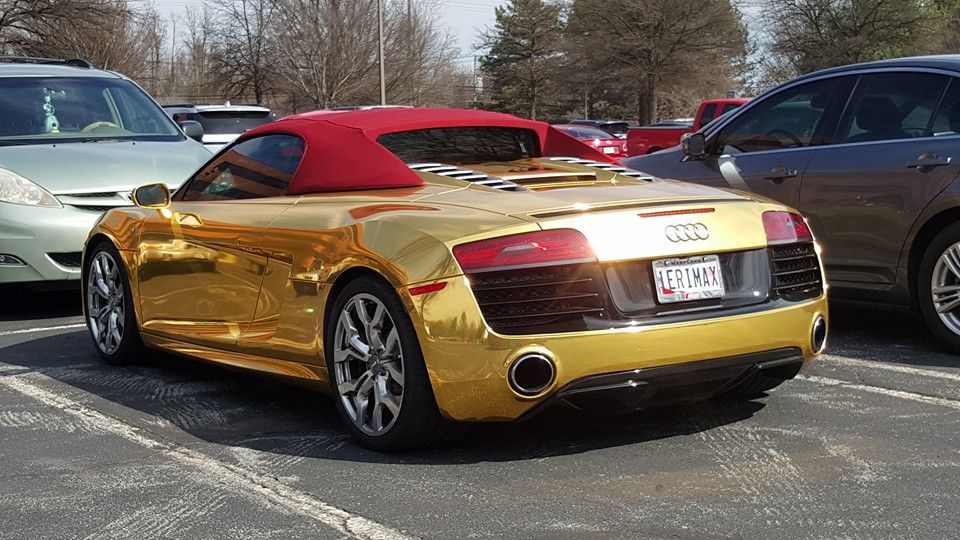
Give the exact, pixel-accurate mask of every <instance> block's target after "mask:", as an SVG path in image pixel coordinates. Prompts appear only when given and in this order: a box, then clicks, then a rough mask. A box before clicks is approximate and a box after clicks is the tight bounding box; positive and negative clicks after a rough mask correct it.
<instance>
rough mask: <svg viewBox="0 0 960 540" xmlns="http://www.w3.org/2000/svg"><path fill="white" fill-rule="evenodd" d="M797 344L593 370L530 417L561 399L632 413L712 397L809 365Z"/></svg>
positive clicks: (578, 406) (599, 409) (576, 404)
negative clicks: (646, 365) (648, 365)
mask: <svg viewBox="0 0 960 540" xmlns="http://www.w3.org/2000/svg"><path fill="white" fill-rule="evenodd" d="M803 363H804V358H803V352H802V351H801V350H800V349H797V348H785V349H778V350H774V351H765V352H760V353H753V354H745V355H740V356H732V357H729V358H718V359H716V360H701V361H699V362H688V363H685V364H673V365H666V366H659V367H651V368H643V369H634V370H630V371H621V372H618V373H608V374H604V375H593V376H590V377H584V378H582V379H578V380H576V381H573V382H571V383H569V384H567V385H566V386H564V387H563V388H560V389H559V390H557V391H556V392H555V393H554V394H552V395H551V396H550V397H549V398H547V399H545V400H544V401H542V402H540V403H539V404H538V405H537V406H536V407H534V408H532V409H530V410H528V411H527V412H526V413H524V415H523V417H522V418H523V419H527V418H530V417H532V416H535V415H536V414H538V413H540V412H541V411H543V410H544V409H547V408H549V407H551V406H553V405H556V404H561V403H562V404H565V405H568V406H570V407H573V408H574V409H578V410H581V411H589V412H602V413H604V414H610V413H611V412H623V413H629V412H632V411H639V410H642V409H646V408H650V407H664V406H669V405H676V404H679V403H689V402H693V401H700V400H704V399H709V398H712V397H714V396H717V395H719V394H722V393H724V392H727V391H731V390H736V389H737V387H740V386H745V385H749V384H750V383H751V381H752V380H753V379H754V378H755V377H757V376H761V375H762V376H768V377H771V378H773V379H781V380H788V379H792V378H793V377H795V376H796V374H797V373H798V372H799V371H800V368H801V367H803Z"/></svg>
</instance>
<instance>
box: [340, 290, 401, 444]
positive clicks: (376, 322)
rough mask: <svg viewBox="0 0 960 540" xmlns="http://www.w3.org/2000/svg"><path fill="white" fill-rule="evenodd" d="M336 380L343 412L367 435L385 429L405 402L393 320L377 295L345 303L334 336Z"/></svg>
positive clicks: (390, 425) (395, 417)
mask: <svg viewBox="0 0 960 540" xmlns="http://www.w3.org/2000/svg"><path fill="white" fill-rule="evenodd" d="M333 366H334V382H335V383H336V385H337V393H339V394H340V400H341V401H342V402H343V406H344V409H346V411H347V415H348V416H350V419H351V420H352V421H353V423H354V425H355V426H357V427H358V428H359V429H360V430H361V431H363V432H364V433H366V434H367V435H373V436H378V435H383V434H384V433H387V432H388V431H389V430H390V428H391V427H393V425H394V424H395V423H396V421H397V417H398V416H399V415H400V407H401V405H402V404H403V350H402V349H401V347H400V336H399V334H397V326H396V324H394V322H393V318H392V317H390V313H389V312H388V311H387V307H386V306H385V305H383V302H381V301H380V300H379V299H378V298H376V297H375V296H372V295H369V294H365V293H360V294H357V295H354V296H353V297H352V298H350V299H349V300H348V301H347V303H346V304H345V305H344V307H343V310H341V312H340V316H339V318H338V320H337V329H336V332H335V334H334V342H333Z"/></svg>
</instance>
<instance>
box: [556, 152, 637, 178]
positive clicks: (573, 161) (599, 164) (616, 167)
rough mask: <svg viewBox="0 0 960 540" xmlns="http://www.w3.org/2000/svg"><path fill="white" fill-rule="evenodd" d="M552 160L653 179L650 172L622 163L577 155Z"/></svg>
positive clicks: (631, 176) (632, 176)
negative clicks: (594, 159)
mask: <svg viewBox="0 0 960 540" xmlns="http://www.w3.org/2000/svg"><path fill="white" fill-rule="evenodd" d="M547 159H549V160H550V161H562V162H563V163H570V164H573V165H583V166H585V167H593V168H594V169H600V170H602V171H607V172H612V173H617V174H619V175H623V176H629V177H630V178H638V179H641V180H652V178H651V177H650V175H649V174H644V173H642V172H640V171H635V170H633V169H628V168H626V167H621V166H620V165H614V164H612V163H602V162H600V161H593V160H592V159H581V158H575V157H551V158H547Z"/></svg>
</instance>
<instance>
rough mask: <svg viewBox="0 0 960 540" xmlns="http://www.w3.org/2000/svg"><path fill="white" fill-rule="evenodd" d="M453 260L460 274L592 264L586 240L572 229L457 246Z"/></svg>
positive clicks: (594, 258) (590, 250)
mask: <svg viewBox="0 0 960 540" xmlns="http://www.w3.org/2000/svg"><path fill="white" fill-rule="evenodd" d="M453 256H454V257H456V258H457V262H458V263H460V267H461V268H463V270H464V272H470V271H474V270H492V269H504V268H510V267H516V266H535V265H539V264H545V263H552V264H561V263H577V262H586V261H594V260H596V256H595V255H594V254H593V250H592V249H591V248H590V243H589V242H587V239H586V238H584V236H583V235H582V234H580V233H579V232H577V231H575V230H572V229H556V230H552V231H537V232H531V233H522V234H514V235H511V236H501V237H499V238H491V239H489V240H480V241H479V242H470V243H469V244H461V245H459V246H456V247H454V248H453Z"/></svg>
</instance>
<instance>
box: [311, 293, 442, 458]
mask: <svg viewBox="0 0 960 540" xmlns="http://www.w3.org/2000/svg"><path fill="white" fill-rule="evenodd" d="M358 295H369V296H372V297H374V298H376V299H377V300H379V301H380V302H381V303H382V305H383V306H384V307H385V308H386V311H387V313H388V314H389V315H390V318H391V319H392V322H393V326H394V327H395V328H396V331H397V334H398V336H399V347H400V350H401V351H402V355H403V362H402V369H403V379H404V384H403V393H402V399H401V401H400V408H399V412H398V413H397V415H396V417H395V421H394V422H393V424H392V425H391V426H390V427H389V428H388V429H387V430H386V431H385V432H383V433H381V434H378V435H370V434H368V433H365V432H364V431H362V430H361V429H360V428H359V427H358V426H357V425H356V424H355V423H354V420H353V419H352V417H351V414H350V412H348V410H347V405H346V404H345V403H344V399H343V398H342V396H341V394H340V392H339V390H338V388H337V379H336V371H335V366H334V341H335V336H336V330H337V322H338V320H339V318H340V314H341V312H343V310H344V307H345V306H347V304H348V302H352V301H353V300H354V299H355V298H356V297H357V296H358ZM328 313H329V316H328V317H327V321H326V328H325V331H324V356H325V357H326V363H327V370H328V373H329V377H330V389H331V392H332V393H333V396H334V402H335V405H336V408H337V412H338V413H339V414H340V418H341V420H342V421H343V424H344V426H345V427H346V429H347V431H349V432H350V434H351V435H352V436H353V437H354V439H356V440H357V441H358V442H359V443H360V444H361V445H362V446H364V447H366V448H369V449H371V450H376V451H380V452H396V451H401V450H408V449H412V448H417V447H423V446H430V445H434V444H437V443H440V442H442V441H445V440H448V439H449V438H450V437H451V436H452V435H453V434H455V433H457V432H458V429H457V423H454V422H451V421H449V420H446V419H445V418H443V416H442V415H441V414H440V410H439V409H438V408H437V403H436V399H435V398H434V395H433V388H432V387H431V386H430V380H429V377H428V375H427V369H426V365H425V364H424V361H423V354H422V352H421V351H420V342H419V340H418V339H417V334H416V332H415V331H414V329H413V324H412V323H411V321H410V317H409V315H408V314H407V311H406V309H405V308H404V306H403V303H402V302H401V301H400V298H399V297H398V296H397V294H396V292H395V291H394V290H393V288H392V287H391V286H390V285H389V284H388V283H386V282H385V281H384V280H382V279H378V278H376V277H373V276H362V277H359V278H357V279H355V280H353V281H351V282H349V283H347V284H346V286H344V287H343V289H341V290H340V292H339V294H337V297H336V298H335V299H334V301H333V306H332V308H331V309H330V311H329V312H328Z"/></svg>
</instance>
